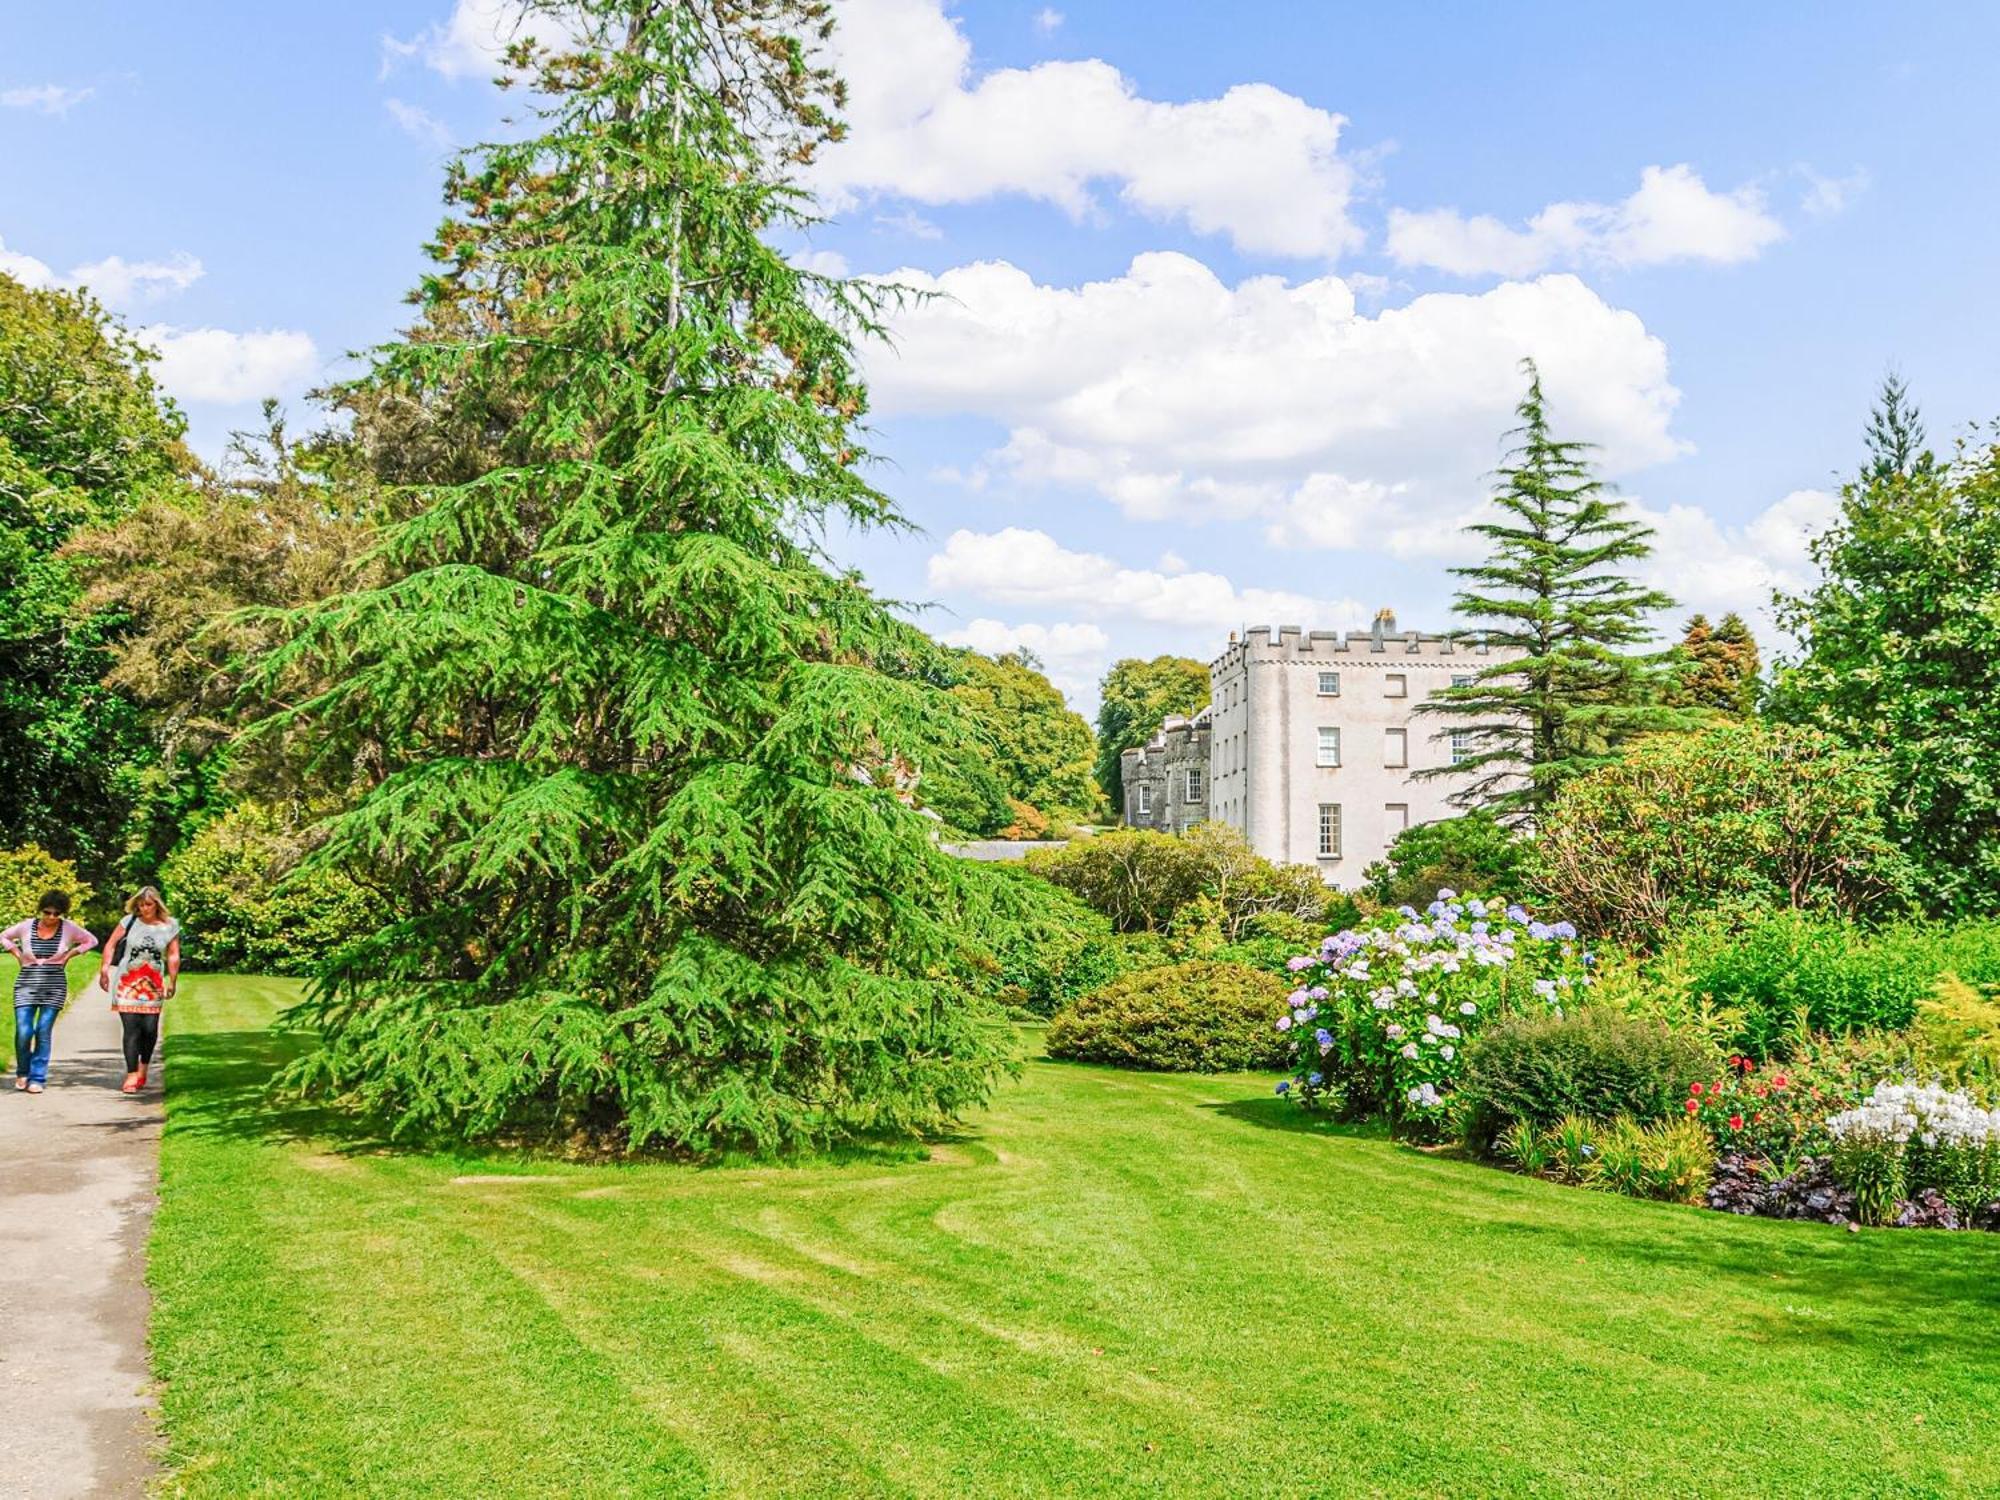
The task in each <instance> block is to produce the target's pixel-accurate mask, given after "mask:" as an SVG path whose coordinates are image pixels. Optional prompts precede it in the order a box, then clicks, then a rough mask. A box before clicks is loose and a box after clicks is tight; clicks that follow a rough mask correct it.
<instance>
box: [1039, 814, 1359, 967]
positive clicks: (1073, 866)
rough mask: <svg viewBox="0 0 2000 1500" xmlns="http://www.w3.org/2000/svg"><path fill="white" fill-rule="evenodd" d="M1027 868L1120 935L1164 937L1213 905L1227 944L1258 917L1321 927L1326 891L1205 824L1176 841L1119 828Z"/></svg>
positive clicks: (1310, 875)
mask: <svg viewBox="0 0 2000 1500" xmlns="http://www.w3.org/2000/svg"><path fill="white" fill-rule="evenodd" d="M1027 863H1028V868H1029V869H1030V870H1032V871H1033V872H1034V873H1036V874H1037V875H1040V876H1042V877H1043V878H1044V879H1045V880H1048V881H1049V882H1050V883H1052V884H1054V885H1057V886H1060V887H1061V888H1062V889H1064V890H1066V891H1069V892H1070V893H1071V894H1073V895H1075V896H1078V897H1080V898H1081V899H1082V900H1084V901H1086V902H1088V903H1089V904H1090V905H1091V906H1092V907H1094V908H1095V909H1096V910H1098V911H1100V912H1102V913H1103V914H1104V915H1105V916H1107V917H1109V918H1110V919H1111V923H1112V925H1113V926H1114V927H1116V928H1117V929H1118V930H1119V931H1120V932H1165V931H1167V930H1168V929H1169V928H1171V927H1172V926H1173V925H1174V919H1175V917H1176V915H1177V914H1178V913H1180V912H1181V910H1182V909H1183V908H1185V907H1187V906H1189V905H1191V904H1192V903H1194V902H1196V901H1198V900H1200V899H1202V898H1203V897H1207V898H1209V899H1210V900H1211V901H1213V902H1214V910H1215V919H1216V921H1217V923H1218V924H1219V926H1220V928H1221V933H1222V939H1223V941H1224V942H1234V941H1236V940H1237V939H1238V938H1239V937H1241V936H1242V935H1244V933H1245V932H1246V931H1247V930H1248V925H1249V923H1250V922H1251V920H1252V919H1253V918H1255V917H1258V916H1261V915H1267V914H1271V913H1284V914H1289V915H1291V916H1295V917H1300V918H1303V919H1305V920H1308V921H1319V920H1322V917H1323V914H1324V912H1325V910H1326V906H1327V900H1328V894H1329V893H1328V891H1327V888H1326V886H1325V885H1324V884H1322V883H1321V881H1320V878H1319V873H1318V872H1317V871H1316V870H1313V869H1311V868H1310V867H1308V866H1305V865H1274V864H1272V863H1271V862H1270V861H1269V860H1267V859H1264V858H1262V857H1261V856H1260V855H1258V854H1256V853H1255V852H1254V851H1252V849H1251V848H1250V845H1249V843H1248V842H1247V841H1246V840H1245V839H1244V837H1243V835H1242V834H1240V833H1238V832H1237V831H1236V830H1235V829H1233V828H1230V827H1228V826H1226V825H1225V824H1221V823H1200V824H1197V825H1196V826H1195V827H1193V828H1190V829H1189V830H1188V831H1187V832H1186V833H1184V834H1180V835H1178V836H1176V835H1174V834H1167V833H1155V832H1153V831H1152V830H1150V829H1145V828H1117V829H1113V830H1111V831H1110V832H1108V833H1101V834H1098V835H1097V836H1095V837H1094V838H1087V839H1077V840H1076V841H1074V842H1073V843H1070V844H1066V845H1064V846H1063V847H1062V848H1060V849H1036V850H1031V851H1030V852H1029V854H1028V861H1027Z"/></svg>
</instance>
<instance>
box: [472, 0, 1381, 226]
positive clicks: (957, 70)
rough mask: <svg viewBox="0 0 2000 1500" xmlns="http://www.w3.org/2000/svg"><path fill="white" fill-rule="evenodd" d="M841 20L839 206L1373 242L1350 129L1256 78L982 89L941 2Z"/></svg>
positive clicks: (829, 159)
mask: <svg viewBox="0 0 2000 1500" xmlns="http://www.w3.org/2000/svg"><path fill="white" fill-rule="evenodd" d="M469 3H470V0H462V3H461V9H463V8H464V5H465V4H469ZM839 20H840V25H839V29H838V30H837V31H836V32H835V33H834V40H833V47H834V53H835V58H834V60H835V62H836V64H837V66H838V67H839V69H840V71H841V72H842V73H843V75H844V76H845V77H846V79H847V82H848V88H849V98H848V107H847V111H846V116H847V120H848V124H849V127H850V135H849V138H848V139H847V140H846V141H845V142H843V143H842V144H840V145H838V146H835V147H830V148H828V149H827V150H825V151H823V152H822V153H821V155H820V159H819V163H818V165H817V166H816V168H815V169H814V178H813V180H814V182H815V185H816V186H818V187H819V188H820V189H821V191H822V192H823V193H824V194H825V195H826V196H827V199H828V202H829V206H831V207H833V208H835V209H839V208H843V207H847V206H850V205H852V204H853V203H854V202H856V201H857V200H859V199H862V198H866V197H872V196H877V195H885V196H891V197H901V198H906V199H912V200H915V201H917V202H920V203H971V202H976V201H979V200H981V199H986V198H992V197H996V196H1000V195H1005V194H1018V195H1020V196H1024V197H1028V198H1034V199H1038V200H1041V201H1043V202H1047V203H1051V204H1054V205H1056V206H1057V207H1059V208H1062V209H1064V210H1065V211H1066V212H1068V213H1070V214H1072V215H1075V216H1078V217H1084V216H1087V215H1089V214H1091V213H1093V212H1095V211H1096V210H1097V209H1098V207H1099V203H1098V200H1097V196H1096V193H1097V190H1098V189H1099V188H1100V187H1108V188H1110V189H1112V190H1114V191H1115V192H1116V195H1117V197H1118V199H1119V201H1121V202H1122V203H1123V204H1124V205H1125V206H1126V207H1127V208H1130V209H1132V210H1135V211H1137V212H1139V213H1141V214H1144V215H1146V216H1148V217H1150V218H1154V219H1159V220H1163V221H1178V222H1184V223H1186V224H1188V225H1189V226H1190V227H1192V228H1193V229H1195V230H1197V231H1199V232H1201V233H1203V234H1222V235H1227V236H1228V238H1229V239H1230V241H1231V242H1232V243H1233V244H1235V245H1236V246H1237V247H1238V248H1239V249H1242V250H1246V251H1253V252H1261V253H1269V254H1277V255H1294V256H1333V255H1338V254H1340V253H1341V252H1342V251H1345V250H1349V249H1352V248H1354V247H1355V246H1356V245H1358V244H1359V243H1360V240H1361V237H1362V236H1361V232H1360V230H1359V229H1357V228H1356V226H1355V225H1354V224H1353V222H1352V221H1351V220H1350V218H1349V217H1348V207H1349V201H1350V199H1351V197H1352V195H1353V191H1354V180H1355V174H1354V169H1353V168H1352V166H1351V165H1350V164H1349V163H1348V162H1347V161H1346V160H1345V159H1344V158H1343V157H1341V156H1340V155H1339V152H1338V146H1339V140H1340V132H1341V129H1342V127H1343V126H1344V125H1345V124H1346V121H1345V119H1344V118H1343V117H1342V116H1340V115H1337V114H1334V113H1331V112H1330V111H1327V110H1323V109H1318V108H1315V107H1314V106H1312V105H1310V104H1307V103H1306V102H1305V101H1304V100H1302V99H1299V98H1298V97H1296V96H1295V95H1292V94H1288V93H1285V92H1284V91H1282V90H1280V89H1277V88H1273V87H1271V86H1270V85H1268V84H1261V83H1247V84H1239V85H1237V86H1236V87H1234V88H1231V89H1229V90H1227V91H1226V92H1224V93H1223V94H1222V95H1220V96H1219V97H1217V98H1214V99H1202V100H1195V101H1193V102H1190V103H1169V102H1164V101H1159V100H1152V99H1146V98H1143V97H1141V95H1140V93H1139V91H1138V87H1137V85H1136V84H1134V83H1133V82H1132V80H1131V79H1129V78H1127V77H1126V76H1125V75H1124V74H1123V73H1121V72H1119V71H1118V69H1116V68H1114V67H1112V66H1111V65H1110V64H1109V63H1106V62H1101V61H1085V62H1045V63H1039V64H1037V65H1036V66H1034V67H1031V68H1003V69H999V70H996V71H994V72H990V73H987V74H985V75H983V76H981V77H978V78H976V79H975V77H974V75H973V67H972V47H971V43H970V42H968V41H967V39H966V37H965V34H964V33H963V32H962V31H961V30H960V29H959V26H958V24H957V22H956V21H954V20H953V19H952V18H951V17H949V16H947V15H946V14H945V13H944V10H943V8H942V5H941V3H940V0H847V3H846V4H844V5H843V6H842V7H841V10H840V16H839Z"/></svg>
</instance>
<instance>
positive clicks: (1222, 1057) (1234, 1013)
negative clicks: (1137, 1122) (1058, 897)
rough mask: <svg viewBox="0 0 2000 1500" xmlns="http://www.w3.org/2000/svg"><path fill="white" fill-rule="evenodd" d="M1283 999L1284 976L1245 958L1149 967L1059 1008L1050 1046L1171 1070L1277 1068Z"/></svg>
mask: <svg viewBox="0 0 2000 1500" xmlns="http://www.w3.org/2000/svg"><path fill="white" fill-rule="evenodd" d="M1284 1005H1285V982H1284V981H1283V980H1282V979H1279V978H1278V977H1277V976H1275V975H1272V974H1265V973H1261V972H1259V971H1258V970H1256V969H1250V968H1245V967H1243V966H1242V965H1240V964H1223V963H1199V962H1198V963H1184V964H1173V965H1171V966H1169V967H1167V968H1163V969H1147V970H1144V971H1142V972H1140V973H1137V974H1129V975H1127V976H1126V977H1125V978H1123V979H1119V980H1116V981H1114V982H1113V983H1111V984H1108V985H1106V986H1105V987H1104V988H1103V989H1100V990H1096V991H1093V992H1092V993H1090V994H1088V995H1085V996H1084V997H1083V998H1082V999H1080V1000H1078V1001H1076V1002H1075V1003H1074V1004H1073V1005H1071V1006H1070V1007H1069V1008H1068V1009H1066V1010H1062V1011H1059V1012H1057V1014H1056V1017H1055V1019H1054V1020H1052V1021H1050V1022H1049V1032H1048V1053H1049V1056H1051V1057H1060V1058H1067V1059H1069V1060H1071V1061H1074V1062H1095V1063H1110V1064H1111V1065H1112V1066H1114V1067H1120V1068H1149V1069H1153V1070H1156V1071H1159V1072H1166V1073H1231V1072H1238V1071H1241V1070H1244V1069H1249V1068H1270V1067H1275V1066H1277V1065H1278V1064H1279V1063H1280V1062H1281V1061H1282V1060H1283V1057H1284V1052H1285V1048H1284V1047H1283V1045H1282V1042H1281V1039H1280V1038H1279V1036H1278V1034H1277V1033H1276V1032H1275V1031H1273V1030H1272V1029H1271V1021H1272V1019H1273V1017H1275V1016H1276V1015H1277V1014H1278V1013H1279V1012H1280V1011H1282V1010H1283V1009H1284Z"/></svg>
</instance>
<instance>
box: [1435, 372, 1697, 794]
mask: <svg viewBox="0 0 2000 1500" xmlns="http://www.w3.org/2000/svg"><path fill="white" fill-rule="evenodd" d="M1523 367H1524V368H1525V369H1526V370H1527V372H1528V393H1527V395H1526V396H1524V397H1523V398H1522V400H1521V404H1520V405H1519V406H1518V407H1517V408H1515V410H1516V412H1517V413H1518V415H1519V416H1520V418H1521V425H1520V427H1518V428H1517V429H1515V432H1514V436H1515V437H1516V438H1517V440H1518V441H1517V443H1516V445H1515V448H1514V452H1513V455H1512V462H1511V463H1510V464H1509V465H1508V466H1507V467H1505V468H1503V469H1501V470H1500V479H1501V485H1500V488H1499V489H1498V490H1497V491H1496V492H1495V493H1494V495H1493V503H1494V505H1495V506H1496V507H1497V508H1498V509H1499V511H1500V512H1501V515H1500V519H1498V520H1494V521H1482V522H1479V523H1477V524H1475V525H1473V526H1470V527H1468V528H1467V530H1468V531H1470V532H1471V533H1472V534H1473V535H1475V536H1480V537H1483V538H1485V539H1486V541H1487V542H1488V543H1489V545H1490V549H1491V550H1490V552H1489V554H1488V557H1487V560H1486V561H1485V562H1483V563H1480V564H1478V565H1477V566H1475V567H1467V568H1456V569H1454V570H1453V571H1454V572H1455V573H1456V574H1457V575H1458V576H1459V577H1460V578H1463V579H1465V580H1467V586H1466V587H1465V588H1464V589H1462V590H1461V591H1460V592H1459V594H1458V595H1457V597H1456V599H1455V600H1454V607H1455V608H1456V609H1457V611H1458V613H1459V614H1460V615H1462V616H1464V617H1465V618H1466V619H1467V620H1469V621H1471V622H1473V623H1474V626H1475V627H1476V628H1475V629H1473V630H1470V631H1468V632H1466V633H1467V634H1468V635H1476V636H1478V637H1479V638H1480V639H1483V640H1485V641H1488V642H1490V643H1491V644H1493V645H1495V646H1499V647H1503V648H1508V649H1509V651H1510V652H1519V653H1521V654H1520V655H1518V656H1511V655H1510V657H1509V658H1508V659H1504V660H1496V661H1493V662H1490V663H1489V664H1488V665H1486V666H1484V667H1482V668H1480V669H1479V670H1478V671H1477V672H1476V673H1474V674H1473V678H1472V681H1471V682H1469V683H1467V684H1465V685H1464V686H1462V687H1453V688H1446V689H1443V690H1442V691H1440V692H1438V693H1437V694H1435V695H1434V696H1433V697H1432V698H1431V699H1430V700H1428V701H1426V702H1425V703H1423V704H1421V705H1419V706H1418V710H1417V711H1418V712H1419V713H1431V714H1438V715H1442V716H1444V717H1445V718H1447V719H1449V720H1450V721H1451V722H1452V727H1453V730H1454V732H1455V733H1457V734H1459V735H1460V736H1461V737H1462V739H1463V742H1464V744H1465V746H1466V750H1467V753H1466V754H1464V755H1462V756H1460V757H1459V759H1458V763H1457V764H1456V765H1453V766H1449V767H1437V768H1433V769H1430V770H1425V771H1419V772H1418V773H1417V774H1418V775H1419V776H1425V777H1434V776H1449V777H1452V778H1453V779H1454V780H1455V781H1457V782H1458V783H1459V789H1458V790H1457V791H1455V792H1454V793H1453V795H1452V801H1453V802H1454V804H1456V805H1457V806H1459V807H1462V808H1466V809H1468V810H1470V809H1474V808H1486V809H1488V810H1490V811H1492V812H1494V813H1496V814H1498V815H1499V816H1500V817H1501V818H1503V819H1504V820H1506V821H1507V822H1510V823H1518V822H1522V821H1525V820H1531V819H1533V818H1534V817H1536V816H1537V815H1538V814H1540V813H1542V812H1543V811H1545V810H1546V809H1547V807H1548V805H1549V802H1550V800H1551V799H1552V798H1553V797H1554V796H1555V794H1556V792H1557V791H1558V790H1559V789H1560V788H1561V787H1562V786H1563V784H1564V783H1566V782H1568V781H1570V780H1572V779H1574V778H1575V777H1577V776H1580V775H1582V774H1584V773H1585V772H1587V771H1590V770H1593V769H1595V768H1596V767H1598V766H1601V765H1603V764H1605V763H1606V762H1607V761H1609V760H1610V759H1612V758H1613V757H1614V756H1616V755H1617V753H1618V751H1619V749H1620V748H1621V747H1622V746H1623V745H1624V744H1625V743H1626V742H1627V741H1629V740H1631V739H1633V738H1634V737H1636V736H1638V735H1642V734H1647V733H1650V732H1652V731H1655V730H1660V729H1671V728H1678V727H1684V726H1685V725H1686V724H1687V723H1688V722H1690V715H1689V714H1688V712H1687V711H1686V710H1682V709H1675V708H1671V707H1668V706H1666V705H1665V704H1663V703H1662V701H1661V698H1662V693H1663V691H1664V689H1665V687H1666V685H1667V681H1668V669H1669V666H1670V664H1671V660H1672V654H1671V653H1653V654H1644V653H1641V654H1633V653H1632V652H1631V651H1630V649H1629V648H1631V647H1633V646H1635V645H1638V644H1640V643H1642V642H1645V641H1647V640H1649V639H1650V638H1651V634H1652V632H1651V627H1650V626H1649V625H1648V623H1647V617H1648V616H1649V615H1651V614H1653V613H1654V612H1656V611H1658V610H1662V609H1668V608H1671V607H1672V605H1673V600H1671V599H1669V598H1668V597H1667V596H1666V595H1665V594H1662V593H1660V592H1658V591H1657V590H1654V589H1647V588H1642V587H1641V586H1640V585H1638V584H1636V583H1634V582H1632V581H1631V580H1630V579H1629V578H1627V577H1625V576H1624V574H1623V573H1622V572H1621V571H1620V570H1621V569H1622V568H1623V567H1624V566H1626V565H1628V564H1630V563H1635V562H1639V561H1643V560H1644V559H1645V558H1646V557H1647V556H1649V555H1650V554H1651V552H1652V536H1653V533H1652V531H1651V529H1650V528H1648V527H1647V526H1645V525H1644V524H1643V523H1641V522H1639V521H1636V520H1634V519H1632V517H1631V516H1630V515H1629V514H1627V513H1626V510H1625V503H1624V502H1623V501H1622V500H1619V499H1616V498H1615V497H1614V496H1613V495H1612V494H1611V492H1610V491H1609V490H1608V489H1607V488H1606V486H1605V485H1604V484H1603V483H1602V482H1601V481H1600V480H1598V479H1597V477H1596V476H1595V475H1594V474H1593V473H1592V472H1591V469H1590V463H1589V458H1588V454H1589V447H1590V445H1589V444H1586V443H1576V442H1567V441H1563V440H1561V439H1558V438H1556V437H1554V436H1552V435H1551V433H1550V431H1549V422H1548V413H1547V409H1546V406H1545V404H1544V401H1543V398H1542V381H1541V376H1540V374H1539V373H1538V372H1537V371H1536V369H1535V366H1534V362H1533V361H1532V360H1529V361H1524V362H1523Z"/></svg>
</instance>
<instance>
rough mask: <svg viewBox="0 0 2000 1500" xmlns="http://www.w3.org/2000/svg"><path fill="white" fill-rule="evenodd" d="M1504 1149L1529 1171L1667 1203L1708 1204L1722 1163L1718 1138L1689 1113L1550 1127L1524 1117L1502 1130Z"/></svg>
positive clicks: (1567, 1120)
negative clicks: (1706, 1199)
mask: <svg viewBox="0 0 2000 1500" xmlns="http://www.w3.org/2000/svg"><path fill="white" fill-rule="evenodd" d="M1498 1155H1499V1156H1500V1157H1501V1158H1502V1159H1503V1160H1505V1161H1507V1162H1509V1163H1511V1164H1512V1165H1513V1166H1515V1167H1517V1168H1518V1169H1519V1170H1521V1171H1523V1172H1531V1173H1534V1174H1535V1175H1537V1176H1550V1177H1554V1178H1555V1179H1556V1180H1557V1181H1559V1182H1566V1183H1570V1184H1572V1185H1573V1186H1579V1187H1589V1188H1596V1189H1598V1190H1599V1191H1601V1192H1607V1193H1622V1194H1623V1195H1625V1196H1626V1197H1628V1198H1652V1199H1656V1200H1658V1201H1660V1202H1664V1203H1700V1202H1701V1201H1702V1197H1703V1193H1704V1192H1705V1190H1706V1189H1707V1187H1708V1180H1709V1176H1710V1174H1711V1173H1712V1172H1713V1171H1714V1169H1715V1141H1714V1139H1713V1138H1712V1137H1711V1136H1710V1135H1709V1133H1708V1131H1707V1130H1705V1129H1703V1128H1702V1126H1701V1125H1700V1124H1699V1123H1698V1122H1696V1121H1693V1120H1688V1119H1685V1118H1682V1119H1673V1118H1665V1119H1659V1120H1654V1121H1652V1122H1651V1123H1648V1124H1641V1123H1640V1122H1638V1121H1637V1120H1633V1119H1629V1118H1627V1117H1625V1116H1623V1115H1620V1116H1616V1117H1614V1118H1611V1119H1608V1120H1597V1119H1591V1118H1588V1117H1586V1116H1582V1115H1565V1116H1564V1117H1563V1118H1562V1119H1560V1120H1558V1121H1556V1122H1555V1123H1554V1124H1552V1125H1548V1126H1545V1127H1542V1126H1535V1125H1531V1124H1529V1123H1528V1122H1526V1121H1524V1120H1517V1121H1515V1122H1514V1123H1513V1124H1511V1125H1509V1126H1508V1127H1507V1129H1506V1130H1505V1131H1504V1132H1503V1133H1502V1135H1501V1138H1500V1141H1499V1145H1498Z"/></svg>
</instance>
